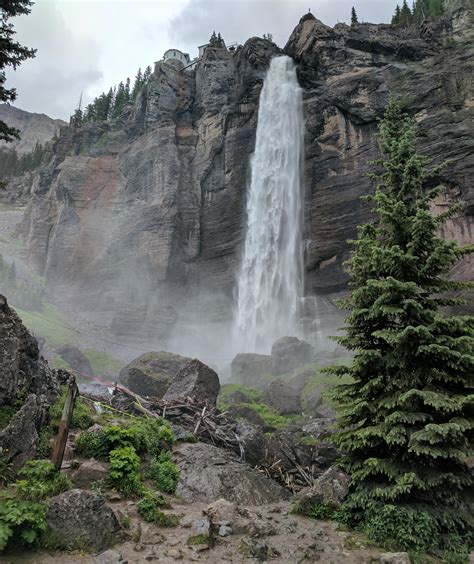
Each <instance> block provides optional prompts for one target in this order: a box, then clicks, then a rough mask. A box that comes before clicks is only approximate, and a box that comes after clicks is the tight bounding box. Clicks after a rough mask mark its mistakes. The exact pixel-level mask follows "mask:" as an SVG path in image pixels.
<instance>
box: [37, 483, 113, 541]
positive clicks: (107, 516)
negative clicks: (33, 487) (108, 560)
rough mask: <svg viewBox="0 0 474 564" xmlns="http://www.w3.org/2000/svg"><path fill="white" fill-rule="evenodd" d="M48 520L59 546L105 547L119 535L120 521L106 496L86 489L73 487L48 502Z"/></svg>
mask: <svg viewBox="0 0 474 564" xmlns="http://www.w3.org/2000/svg"><path fill="white" fill-rule="evenodd" d="M46 522H47V524H48V527H49V528H50V530H51V532H52V533H53V535H54V538H55V539H56V542H57V544H58V546H59V547H61V548H63V549H66V550H75V549H79V548H81V549H86V550H90V551H102V550H106V549H107V548H109V547H111V546H112V545H113V544H114V543H116V542H117V541H118V540H120V539H119V531H120V525H119V522H118V519H117V517H116V515H115V513H114V512H113V511H112V509H111V508H110V507H109V506H108V505H106V504H105V501H104V500H103V498H101V497H100V496H98V495H97V494H95V493H93V492H90V491H85V490H79V489H75V490H69V491H67V492H64V493H62V494H60V495H58V496H56V497H53V498H52V499H50V500H49V502H48V509H47V513H46Z"/></svg>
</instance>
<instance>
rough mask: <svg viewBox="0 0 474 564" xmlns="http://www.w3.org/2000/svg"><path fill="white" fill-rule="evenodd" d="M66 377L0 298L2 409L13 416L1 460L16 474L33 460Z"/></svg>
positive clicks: (0, 435) (0, 443) (0, 434)
mask: <svg viewBox="0 0 474 564" xmlns="http://www.w3.org/2000/svg"><path fill="white" fill-rule="evenodd" d="M63 376H64V377H69V374H67V373H66V372H64V371H59V372H57V371H54V370H51V369H50V368H49V367H48V364H47V362H46V361H45V360H44V359H43V358H42V357H41V356H40V354H39V350H38V342H37V340H36V339H35V338H34V337H33V336H32V335H30V333H29V332H28V331H27V329H26V328H25V327H24V325H23V323H22V322H21V319H20V318H19V317H18V315H17V314H16V312H15V311H14V310H13V309H11V308H10V307H9V306H8V303H7V299H6V298H5V297H4V296H2V295H0V409H1V408H2V407H4V408H5V409H6V410H8V411H9V412H12V415H11V418H10V420H9V421H7V425H6V426H5V427H4V428H3V429H2V430H1V431H0V456H1V457H2V458H3V459H4V460H5V461H6V462H8V463H11V464H12V467H13V469H14V470H17V469H18V468H20V467H21V466H22V465H23V463H24V462H25V461H26V460H28V459H30V458H33V457H34V455H35V453H36V448H37V446H38V442H39V433H40V430H41V427H42V425H43V423H44V422H45V420H46V417H47V412H48V408H49V406H50V405H51V403H52V402H53V401H54V400H55V399H56V397H57V395H58V393H59V384H60V381H61V379H62V378H63ZM18 405H19V406H20V407H19V409H18Z"/></svg>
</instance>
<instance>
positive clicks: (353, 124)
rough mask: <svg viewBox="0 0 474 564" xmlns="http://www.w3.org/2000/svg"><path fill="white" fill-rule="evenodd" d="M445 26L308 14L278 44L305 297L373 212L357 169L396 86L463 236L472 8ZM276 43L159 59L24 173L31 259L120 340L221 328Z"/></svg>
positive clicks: (340, 278) (469, 197) (322, 283)
mask: <svg viewBox="0 0 474 564" xmlns="http://www.w3.org/2000/svg"><path fill="white" fill-rule="evenodd" d="M464 4H466V3H464ZM436 25H438V24H436ZM439 26H441V27H439V29H438V28H436V26H435V27H433V28H432V29H431V28H430V29H431V32H429V31H427V30H426V29H424V30H416V29H409V30H405V29H400V28H395V27H392V26H389V25H374V24H368V23H367V24H365V23H364V24H359V25H356V26H352V27H349V26H346V25H344V24H338V25H336V26H335V27H334V28H330V27H328V26H326V25H324V24H323V23H322V22H320V21H318V20H316V19H315V18H311V17H305V18H303V19H302V21H301V22H300V24H298V25H297V27H296V29H295V30H294V32H293V33H292V35H291V37H290V39H289V41H288V43H287V45H286V47H285V49H284V52H285V53H286V54H288V55H289V56H291V57H293V58H294V60H295V61H296V63H297V64H298V77H299V81H300V84H301V86H302V89H303V96H304V111H305V123H306V144H305V155H304V185H305V207H304V239H305V241H306V245H305V258H304V260H305V270H306V276H305V292H306V294H307V295H308V296H314V295H325V296H334V295H335V294H337V293H339V292H341V291H344V290H345V289H346V285H347V274H346V273H345V272H344V269H343V263H344V261H345V260H346V259H347V258H348V256H349V252H350V246H349V245H348V243H347V240H348V239H351V238H354V236H355V235H356V227H357V225H359V224H360V223H363V222H365V221H366V220H368V219H369V217H370V210H369V207H368V204H367V203H366V202H364V201H362V200H361V199H360V196H362V195H365V194H368V193H369V192H370V191H371V190H372V185H371V183H370V181H369V179H367V178H366V176H365V174H366V172H367V171H368V169H369V167H370V166H371V165H370V161H372V160H373V159H374V158H375V157H376V156H377V143H376V139H375V135H374V134H375V131H376V125H377V118H378V117H380V116H381V114H382V112H383V108H384V106H385V104H386V102H387V99H388V95H389V92H390V91H393V92H395V93H396V95H397V96H398V97H399V98H400V99H402V100H403V101H404V103H405V105H406V107H407V109H408V111H409V112H410V113H411V114H413V115H414V116H415V117H416V120H417V122H418V127H417V139H418V145H419V149H420V151H421V152H422V153H423V154H426V155H429V156H430V157H432V158H433V159H434V161H435V162H436V163H439V162H441V161H442V160H444V159H446V158H449V159H450V166H449V167H448V168H447V169H446V170H445V171H444V172H443V173H442V174H441V175H440V178H439V180H440V181H441V182H443V183H444V184H445V185H446V187H447V189H448V191H449V192H453V193H454V194H456V196H455V198H456V199H463V200H464V201H466V202H467V206H466V208H465V210H464V212H462V214H461V215H459V217H458V218H455V221H453V223H452V228H450V231H449V236H450V237H451V236H454V237H460V236H462V237H464V238H468V239H471V240H472V214H473V210H474V207H473V193H474V190H473V181H472V178H473V175H472V169H473V159H474V157H473V154H474V153H473V143H474V141H473V138H474V136H473V125H472V124H473V123H474V120H473V119H472V116H473V112H474V105H473V86H472V80H471V78H470V77H471V76H472V74H473V68H472V66H473V63H472V61H473V57H472V44H473V42H472V33H473V31H472V30H473V27H474V26H472V23H471V22H470V20H469V14H468V11H467V8H466V9H464V8H460V9H457V10H456V11H455V12H454V13H452V14H451V15H450V16H447V18H445V19H444V20H443V22H441V23H440V24H439ZM278 53H279V49H278V48H277V47H276V46H275V45H274V44H272V43H270V42H267V41H264V40H262V39H257V38H252V39H250V40H249V41H247V43H246V44H245V45H244V46H243V47H240V48H238V49H237V50H236V51H235V52H234V53H232V52H229V51H227V50H226V49H212V48H211V49H207V50H206V52H205V55H204V57H203V58H202V60H201V61H200V62H199V63H198V65H197V66H196V68H195V70H188V71H178V70H177V69H176V68H175V67H173V66H171V65H168V64H166V63H158V64H157V65H156V68H155V72H154V73H153V75H152V77H151V79H150V81H149V83H148V85H147V86H146V87H145V88H144V89H143V91H142V92H141V93H140V95H139V96H138V97H137V99H136V101H135V102H134V104H133V106H128V107H127V108H126V110H125V111H124V113H123V115H122V116H121V117H120V119H118V120H116V121H115V122H113V123H100V124H88V125H85V126H83V127H81V128H77V129H74V128H72V127H69V128H65V129H63V130H62V132H61V135H60V138H59V140H58V142H57V143H56V145H55V156H54V159H53V161H52V162H51V163H50V164H49V165H48V166H47V167H45V168H44V169H43V170H42V171H41V172H40V174H39V175H38V176H37V177H36V178H35V181H34V185H33V201H32V204H31V207H30V209H29V211H28V213H27V214H26V217H25V221H24V224H23V237H24V240H25V243H26V249H27V255H28V257H29V259H30V260H31V261H32V262H33V263H34V264H35V265H36V267H37V269H38V271H39V272H40V273H42V274H44V275H45V276H46V277H47V278H48V280H49V281H50V283H51V284H52V285H55V286H56V287H57V288H58V289H63V290H64V292H69V294H70V293H72V294H73V297H74V299H75V300H77V301H78V303H79V302H80V304H81V308H83V309H84V308H85V309H86V313H88V314H89V315H91V316H96V317H98V318H100V319H101V320H102V321H104V323H107V324H109V326H110V327H112V329H113V331H114V333H115V335H118V336H121V337H124V336H125V335H130V334H131V335H135V336H136V339H137V341H139V342H140V343H141V348H143V343H144V342H146V340H147V339H149V341H150V342H152V343H153V345H154V346H156V344H155V343H156V341H157V339H158V340H160V342H163V345H162V346H165V344H166V343H165V341H166V339H168V338H169V339H171V340H174V341H173V342H178V343H183V342H184V343H186V342H189V340H191V339H192V340H193V342H200V340H206V342H207V344H208V347H210V346H212V345H215V343H216V341H217V339H218V338H221V337H222V334H223V329H222V323H223V321H225V319H226V318H227V319H228V318H229V316H230V312H231V311H232V307H231V304H232V301H233V290H234V286H235V275H236V270H237V267H238V264H239V260H240V252H241V248H242V237H243V229H244V224H245V199H246V186H247V178H248V172H249V162H250V155H251V153H252V152H253V148H254V143H255V131H256V123H257V111H258V101H259V93H260V90H261V86H262V81H263V78H264V75H265V71H266V68H267V66H268V63H269V60H270V59H271V58H272V57H273V56H275V55H277V54H278ZM464 272H465V273H466V272H468V269H466V268H465V269H464ZM204 321H205V323H206V325H205V326H206V331H203V330H202V328H203V326H204V325H203V322H204ZM129 342H130V341H129ZM209 343H211V344H209Z"/></svg>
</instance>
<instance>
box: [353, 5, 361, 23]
mask: <svg viewBox="0 0 474 564" xmlns="http://www.w3.org/2000/svg"><path fill="white" fill-rule="evenodd" d="M358 23H359V18H358V17H357V12H356V10H355V8H354V6H352V10H351V26H354V25H357V24H358Z"/></svg>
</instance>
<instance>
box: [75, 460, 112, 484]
mask: <svg viewBox="0 0 474 564" xmlns="http://www.w3.org/2000/svg"><path fill="white" fill-rule="evenodd" d="M108 473H109V470H108V467H107V465H106V464H104V463H103V462H100V461H99V460H85V461H84V462H81V464H80V465H79V467H78V468H74V469H73V470H72V471H71V472H70V474H69V477H70V478H71V480H72V483H73V484H74V486H76V488H83V489H90V488H91V486H92V485H93V484H94V482H97V481H99V480H103V479H105V478H106V477H107V475H108Z"/></svg>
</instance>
